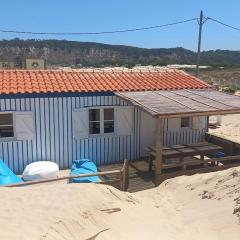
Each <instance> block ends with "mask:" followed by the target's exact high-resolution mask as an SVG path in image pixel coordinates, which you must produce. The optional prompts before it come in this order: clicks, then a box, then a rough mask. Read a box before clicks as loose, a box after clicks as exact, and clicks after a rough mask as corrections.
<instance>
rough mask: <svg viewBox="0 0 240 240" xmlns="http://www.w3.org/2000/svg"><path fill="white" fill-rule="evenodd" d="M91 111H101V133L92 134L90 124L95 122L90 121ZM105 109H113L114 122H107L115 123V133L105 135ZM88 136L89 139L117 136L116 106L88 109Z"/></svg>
mask: <svg viewBox="0 0 240 240" xmlns="http://www.w3.org/2000/svg"><path fill="white" fill-rule="evenodd" d="M91 109H99V110H100V133H90V124H89V123H90V122H93V121H89V110H91ZM104 109H113V114H114V118H113V120H106V121H113V123H114V131H113V132H111V133H104V122H105V120H104ZM88 127H89V129H88V134H89V137H103V136H105V137H106V136H113V135H116V110H115V108H114V106H106V107H98V106H96V107H89V108H88Z"/></svg>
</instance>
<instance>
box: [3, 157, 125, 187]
mask: <svg viewBox="0 0 240 240" xmlns="http://www.w3.org/2000/svg"><path fill="white" fill-rule="evenodd" d="M128 172H129V160H124V164H123V167H122V168H121V169H120V170H112V171H104V172H97V173H89V174H79V175H74V176H64V177H58V178H49V179H43V180H35V181H28V182H20V183H15V184H8V185H3V187H22V186H28V185H35V184H41V183H50V182H56V181H62V180H69V179H73V178H84V177H94V176H99V177H101V176H112V175H114V176H117V177H116V178H115V179H113V180H111V181H112V182H116V181H117V182H119V188H120V189H121V190H122V191H127V189H128V185H129V173H128ZM111 181H101V182H99V183H101V184H105V183H106V184H109V185H111V184H110V182H111Z"/></svg>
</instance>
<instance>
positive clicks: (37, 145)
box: [0, 69, 240, 173]
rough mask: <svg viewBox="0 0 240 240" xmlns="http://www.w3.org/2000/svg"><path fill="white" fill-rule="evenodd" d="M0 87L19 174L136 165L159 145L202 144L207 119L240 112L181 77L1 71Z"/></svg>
mask: <svg viewBox="0 0 240 240" xmlns="http://www.w3.org/2000/svg"><path fill="white" fill-rule="evenodd" d="M0 83H1V84H0V158H2V159H3V161H4V162H5V163H6V164H7V165H8V166H9V167H10V168H11V169H12V170H13V171H14V172H15V173H21V172H22V171H23V169H24V167H25V166H26V165H27V164H29V163H31V162H35V161H53V162H56V163H57V164H59V167H60V169H64V168H69V167H71V165H72V162H73V160H76V159H80V158H87V159H90V160H92V161H94V162H95V163H96V164H97V165H104V164H112V163H121V162H123V160H124V159H125V158H127V159H130V160H138V159H140V158H141V157H144V156H146V155H147V152H146V147H148V146H151V145H155V144H156V142H157V146H160V147H161V146H163V145H168V146H169V145H173V144H191V143H197V142H201V141H203V140H204V135H205V133H206V132H207V129H208V116H209V115H213V114H217V115H219V114H227V113H237V112H240V107H239V106H240V105H239V103H240V101H239V97H237V96H232V95H228V94H224V93H219V92H217V91H214V90H212V89H211V88H210V86H209V85H208V84H207V83H205V82H203V81H201V80H199V79H197V78H196V77H194V76H192V75H189V74H187V73H185V72H184V71H179V70H165V69H164V70H158V71H156V70H151V71H143V70H142V71H114V70H111V71H104V70H78V71H77V70H76V71H59V70H1V71H0ZM225 101H226V102H225ZM160 155H161V150H159V148H158V150H157V156H158V157H157V158H158V159H159V161H158V162H160V161H161V157H160ZM157 166H158V165H157ZM158 169H159V167H158ZM158 171H159V170H158Z"/></svg>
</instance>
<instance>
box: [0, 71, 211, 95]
mask: <svg viewBox="0 0 240 240" xmlns="http://www.w3.org/2000/svg"><path fill="white" fill-rule="evenodd" d="M209 87H210V86H209V85H208V84H207V83H205V82H203V81H201V80H199V79H197V78H196V77H194V76H192V75H189V74H187V73H185V72H183V71H180V70H161V71H122V72H120V71H98V70H95V71H89V70H88V71H59V70H0V94H17V93H60V92H64V93H67V92H109V91H111V92H119V91H145V90H148V91H151V90H170V89H171V90H173V89H202V88H209Z"/></svg>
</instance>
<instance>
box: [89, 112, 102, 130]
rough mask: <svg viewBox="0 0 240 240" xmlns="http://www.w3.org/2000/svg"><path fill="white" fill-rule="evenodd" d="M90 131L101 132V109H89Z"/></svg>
mask: <svg viewBox="0 0 240 240" xmlns="http://www.w3.org/2000/svg"><path fill="white" fill-rule="evenodd" d="M89 133H90V134H99V133H100V109H90V110H89Z"/></svg>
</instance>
